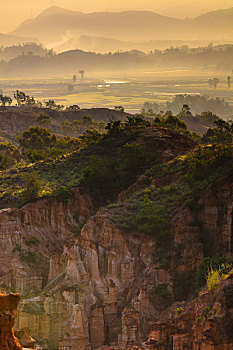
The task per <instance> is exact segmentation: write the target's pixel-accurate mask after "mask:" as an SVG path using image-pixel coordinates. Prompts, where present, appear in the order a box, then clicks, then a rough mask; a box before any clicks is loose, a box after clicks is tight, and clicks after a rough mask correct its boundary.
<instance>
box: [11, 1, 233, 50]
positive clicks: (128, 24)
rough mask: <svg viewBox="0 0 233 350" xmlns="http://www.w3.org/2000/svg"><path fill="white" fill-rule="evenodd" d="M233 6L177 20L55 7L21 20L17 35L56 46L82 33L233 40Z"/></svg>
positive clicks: (117, 37) (128, 37) (148, 14)
mask: <svg viewBox="0 0 233 350" xmlns="http://www.w3.org/2000/svg"><path fill="white" fill-rule="evenodd" d="M232 20H233V8H230V9H225V10H218V11H213V12H209V13H206V14H203V15H201V16H198V17H196V18H193V19H190V18H188V19H184V20H182V19H176V18H172V17H167V16H162V15H159V14H157V13H155V12H152V11H124V12H95V13H87V14H85V13H82V12H76V11H70V10H66V9H62V8H59V7H56V6H53V7H50V8H48V9H47V10H45V11H43V12H42V13H41V14H40V15H39V16H37V17H35V18H34V19H30V20H27V21H25V22H23V23H22V24H21V25H20V26H19V27H18V28H17V29H16V30H15V31H14V32H12V33H10V34H12V35H17V36H26V37H27V36H30V37H31V36H34V37H36V38H38V39H39V40H40V41H41V42H43V43H44V44H47V45H48V44H49V45H51V46H53V47H54V46H57V45H59V44H61V43H63V42H67V41H69V40H72V39H73V38H78V37H81V36H92V37H93V36H95V37H104V38H109V39H114V40H124V41H127V40H131V41H132V40H134V41H135V40H142V41H145V40H147V41H148V40H197V39H199V40H233V26H232Z"/></svg>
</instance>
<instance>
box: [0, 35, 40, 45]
mask: <svg viewBox="0 0 233 350" xmlns="http://www.w3.org/2000/svg"><path fill="white" fill-rule="evenodd" d="M29 42H34V43H36V44H39V40H38V39H36V38H32V37H21V36H15V35H9V34H2V33H0V46H3V47H7V46H12V45H19V44H21V45H22V44H26V43H29Z"/></svg>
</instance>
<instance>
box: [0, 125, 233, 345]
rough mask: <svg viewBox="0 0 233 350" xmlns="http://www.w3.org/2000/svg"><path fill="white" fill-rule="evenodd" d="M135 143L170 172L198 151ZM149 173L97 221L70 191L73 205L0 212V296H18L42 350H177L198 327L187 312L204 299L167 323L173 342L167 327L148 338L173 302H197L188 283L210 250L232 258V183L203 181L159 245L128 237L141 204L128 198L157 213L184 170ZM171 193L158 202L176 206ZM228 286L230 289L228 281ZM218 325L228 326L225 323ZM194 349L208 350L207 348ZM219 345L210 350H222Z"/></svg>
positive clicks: (20, 322)
mask: <svg viewBox="0 0 233 350" xmlns="http://www.w3.org/2000/svg"><path fill="white" fill-rule="evenodd" d="M138 134H139V138H138V140H137V142H139V141H140V142H141V144H143V145H144V146H145V145H146V147H147V148H150V151H151V152H152V153H153V155H156V157H155V158H154V159H156V160H154V162H162V163H166V162H168V163H169V162H170V161H172V160H173V159H175V158H176V157H177V156H179V155H183V154H185V153H187V152H188V151H190V150H192V149H193V148H194V147H195V143H194V142H192V141H190V140H188V139H186V138H185V137H184V136H177V137H175V136H174V133H172V132H168V131H165V130H164V129H159V128H155V129H150V128H148V130H146V132H145V133H144V134H142V132H141V131H140V132H138ZM116 152H118V149H117V150H116ZM169 164H170V163H169ZM168 166H169V165H168ZM144 172H145V174H143V175H142V174H140V177H138V178H137V179H136V181H135V182H134V183H132V184H131V185H130V187H129V188H128V189H126V190H124V191H123V192H121V193H119V195H118V202H117V201H116V202H115V203H113V204H110V205H107V206H104V207H102V208H97V209H98V210H97V212H95V211H94V205H93V198H91V195H90V193H89V192H88V191H87V190H86V189H85V188H83V187H76V188H73V189H72V197H71V198H69V199H68V200H67V201H59V200H58V199H57V198H55V197H50V198H43V199H39V200H37V201H34V202H33V203H29V204H26V205H25V206H23V207H21V208H19V209H17V208H10V209H2V210H1V211H0V225H1V226H0V227H1V231H0V245H1V250H0V273H1V282H0V288H1V289H2V290H3V291H5V292H8V291H9V290H12V291H16V292H20V293H21V295H22V301H21V303H20V308H19V315H18V319H17V325H16V326H17V328H19V329H22V328H29V329H30V331H31V335H32V336H33V338H35V339H36V342H37V344H39V345H40V346H41V347H42V348H43V349H45V350H46V349H50V350H51V349H59V350H66V349H72V350H75V349H78V350H92V349H97V348H100V347H104V346H111V348H114V347H115V348H116V347H118V348H119V347H120V348H121V349H126V348H128V349H133V348H134V347H135V348H136V347H139V348H143V347H144V348H145V346H150V344H151V346H152V345H153V346H155V345H156V344H157V343H156V341H157V342H158V341H161V342H163V345H161V346H164V349H170V348H171V344H172V343H171V342H173V344H177V343H175V340H173V337H172V336H171V334H175V333H176V332H177V329H182V327H183V325H184V329H186V328H187V326H186V323H185V322H186V321H187V322H189V323H190V324H191V326H190V327H191V328H192V324H193V322H194V321H195V318H196V317H199V314H198V313H197V312H196V311H195V313H194V315H195V317H194V315H192V318H191V316H190V314H191V313H192V311H190V312H188V310H192V309H191V308H192V307H194V308H195V307H196V306H195V305H198V303H199V302H201V300H202V299H199V300H198V301H194V302H193V303H194V304H192V306H190V307H189V306H188V307H187V308H185V310H186V311H185V312H184V316H182V315H181V318H179V317H177V318H175V319H174V320H173V319H172V321H171V322H172V325H171V326H170V323H169V322H170V321H168V320H167V319H166V322H165V321H164V322H165V326H166V327H165V328H166V331H165V332H169V334H168V335H167V334H165V336H164V335H163V334H164V333H163V328H161V329H160V328H158V330H157V328H156V330H155V332H157V333H156V334H154V336H153V337H152V336H151V338H150V339H152V338H153V339H154V340H153V341H154V343H153V342H152V340H149V342H150V341H151V343H149V342H147V343H145V342H146V341H147V339H148V336H149V334H150V332H151V329H153V327H154V328H155V327H162V325H161V323H159V324H158V323H157V324H156V325H157V326H155V322H158V320H161V315H165V314H166V312H167V313H168V314H169V310H170V307H171V305H173V303H174V302H182V300H184V299H185V300H190V299H191V298H194V296H195V295H194V294H195V292H194V290H193V289H192V288H189V287H190V286H189V285H188V284H189V282H187V279H186V280H185V276H189V275H190V274H194V273H195V271H196V270H197V268H198V266H199V264H200V262H201V261H202V259H203V258H204V257H205V256H206V255H207V254H211V250H214V251H215V252H216V254H217V253H219V254H222V255H224V256H226V257H232V250H233V247H232V206H233V201H232V198H233V197H232V186H233V176H232V174H228V175H227V176H218V178H217V179H215V180H214V181H212V182H211V183H208V182H206V185H205V186H203V187H202V188H201V190H199V192H198V195H197V193H195V198H193V197H192V198H191V199H192V201H190V196H191V195H190V193H191V192H190V193H189V192H187V193H188V194H187V198H186V197H185V198H184V200H182V201H181V202H180V201H178V202H177V203H178V204H175V205H174V207H175V208H174V209H173V212H172V215H171V214H169V215H170V216H169V219H170V226H169V232H167V231H166V232H165V234H164V232H162V230H161V228H159V227H158V230H160V231H161V232H160V235H161V234H163V241H162V244H161V242H159V241H158V238H157V239H155V237H156V235H155V237H154V236H152V235H150V234H148V233H147V232H146V231H145V232H143V229H140V230H139V228H138V227H137V225H134V226H132V228H131V229H130V228H129V227H128V226H127V225H126V224H127V223H126V222H124V223H123V224H122V223H120V222H119V221H118V218H119V217H122V216H125V217H126V219H127V218H128V221H129V223H130V222H131V221H130V220H132V213H131V210H133V208H135V202H134V207H133V205H132V203H131V202H130V198H131V196H133V195H134V194H135V193H136V194H137V192H140V191H141V192H142V194H143V201H142V208H143V210H144V209H146V210H150V208H151V206H152V205H153V203H152V199H153V198H152V195H151V194H150V193H151V191H154V188H155V189H156V190H157V189H158V191H159V189H160V188H161V189H162V190H163V188H164V187H166V186H168V185H169V186H171V185H173V186H174V185H176V183H177V187H176V189H175V191H178V185H179V183H178V181H179V179H180V177H182V176H183V175H184V172H185V170H184V169H183V168H181V169H180V168H179V169H178V170H175V171H174V172H173V173H170V174H162V175H161V176H159V177H156V176H154V177H153V176H151V174H149V173H148V172H147V168H146V169H145V171H144ZM152 189H153V190H152ZM169 190H170V189H169V188H167V187H166V189H165V190H164V192H162V191H161V192H155V194H154V196H155V197H156V196H161V198H165V197H166V200H167V202H165V203H168V207H169V202H172V200H174V198H170V196H171V194H170V192H169ZM185 190H186V189H185ZM148 193H149V194H150V195H151V198H152V199H150V198H149V195H148ZM191 194H192V193H191ZM192 195H193V194H192ZM178 197H179V196H178ZM135 198H136V199H135V201H136V203H137V200H138V197H135ZM138 201H139V200H138ZM187 203H189V204H187ZM190 203H191V204H192V205H191V204H190ZM107 204H108V203H107ZM194 204H195V205H194ZM139 207H140V206H139V205H138V207H137V208H139ZM165 208H166V207H165ZM172 208H173V207H172ZM95 210H96V208H95ZM165 210H166V209H165ZM167 211H168V210H167ZM136 212H137V209H136ZM123 214H124V215H123ZM140 220H142V219H141V217H140ZM145 221H146V219H145ZM162 224H163V222H162ZM162 224H161V225H162ZM141 227H144V226H141ZM145 227H146V226H145ZM162 227H163V226H162ZM155 231H156V229H155ZM155 233H156V232H155ZM226 286H228V287H226ZM225 287H226V288H228V290H230V289H231V283H230V281H226V284H225V285H224V287H223V288H225ZM221 291H222V289H221ZM227 293H228V292H227ZM224 295H225V294H224ZM203 298H204V297H203ZM208 298H209V296H208ZM224 298H225V296H223V299H221V300H223V301H222V302H224V300H225V299H224ZM219 300H220V299H219ZM195 303H196V304H195ZM177 305H178V304H177ZM182 305H183V304H182ZM193 305H194V306H193ZM195 310H196V309H195ZM229 312H230V311H229ZM185 315H187V318H188V320H186V318H185ZM218 315H219V314H218V312H217V313H216V315H215V318H216V317H217V316H218ZM172 317H173V316H172ZM182 317H184V319H183V318H182ZM183 320H184V321H183ZM218 320H220V322H222V320H223V324H224V322H225V318H224V317H223V318H222V319H220V318H219V319H218ZM215 321H216V319H215ZM215 321H214V322H215ZM177 322H178V323H177ZM216 322H217V321H216ZM215 326H216V324H215ZM215 326H214V327H215ZM172 327H173V328H172ZM223 327H224V326H223ZM174 332H175V333H174ZM182 332H183V333H182V334H184V336H183V338H182V337H178V336H177V338H176V339H181V338H182V339H184V341H183V343H182V344H186V343H187V339H189V338H190V339H196V333H195V332H194V331H190V330H189V331H187V332H185V331H184V330H183V331H182ZM202 332H204V329H201V330H200V332H199V333H198V335H197V339H198V341H199V340H200V339H201V338H202V334H204V333H202ZM156 337H157V338H156ZM161 339H162V340H161ZM174 339H175V338H174ZM177 341H178V340H177ZM193 341H194V340H192V342H193ZM228 343H229V342H228V340H227V342H226V344H228ZM146 344H147V345H146ZM161 344H162V343H161ZM197 344H198V346H199V345H200V344H201V346H202V347H203V349H204V345H202V343H200V341H199V343H197ZM203 344H204V343H203ZM213 344H214V343H213ZM213 344H212V345H211V346H212V348H211V347H209V348H206V349H208V350H209V349H211V350H219V349H220V348H217V347H214V346H215V345H213ZM174 346H176V345H174ZM174 346H173V348H174V350H175V349H178V348H177V347H174ZM169 347H170V348H169ZM186 348H187V347H186ZM103 349H104V348H103ZM151 349H153V347H152V348H151ZM161 349H163V348H161ZM194 349H195V350H196V349H198V350H199V349H202V348H201V347H199V348H198V347H197V348H194ZM223 349H224V350H225V349H226V350H228V348H227V347H225V348H223ZM229 349H230V348H229ZM221 350H222V349H221Z"/></svg>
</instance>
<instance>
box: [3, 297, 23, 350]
mask: <svg viewBox="0 0 233 350" xmlns="http://www.w3.org/2000/svg"><path fill="white" fill-rule="evenodd" d="M19 300H20V296H19V294H13V293H10V294H7V295H6V294H3V293H1V292H0V349H1V350H23V348H22V346H21V345H20V344H19V342H18V339H17V338H16V337H15V335H14V331H13V327H14V324H15V321H16V317H17V307H18V303H19Z"/></svg>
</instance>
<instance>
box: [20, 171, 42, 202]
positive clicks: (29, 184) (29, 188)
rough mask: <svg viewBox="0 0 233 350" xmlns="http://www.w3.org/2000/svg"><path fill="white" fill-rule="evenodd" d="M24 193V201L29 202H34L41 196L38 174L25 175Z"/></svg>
mask: <svg viewBox="0 0 233 350" xmlns="http://www.w3.org/2000/svg"><path fill="white" fill-rule="evenodd" d="M22 177H23V182H24V188H25V189H24V191H23V193H22V195H23V199H24V200H25V201H27V202H29V201H33V200H35V199H36V198H38V196H39V192H40V190H41V188H42V185H41V182H40V180H39V179H38V177H37V173H36V172H30V173H24V174H23V176H22Z"/></svg>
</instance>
